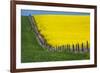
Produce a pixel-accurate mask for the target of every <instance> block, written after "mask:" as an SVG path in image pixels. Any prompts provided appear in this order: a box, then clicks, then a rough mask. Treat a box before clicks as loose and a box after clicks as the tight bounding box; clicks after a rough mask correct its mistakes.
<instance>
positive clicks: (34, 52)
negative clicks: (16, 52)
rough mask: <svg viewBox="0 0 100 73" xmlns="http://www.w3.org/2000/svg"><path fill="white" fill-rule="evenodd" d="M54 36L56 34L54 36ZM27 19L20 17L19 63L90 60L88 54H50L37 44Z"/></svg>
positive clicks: (65, 52)
mask: <svg viewBox="0 0 100 73" xmlns="http://www.w3.org/2000/svg"><path fill="white" fill-rule="evenodd" d="M52 32H53V31H52ZM55 35H56V34H55ZM36 37H37V36H35V33H34V31H33V29H32V27H31V24H30V21H29V18H28V17H27V16H21V62H23V63H26V62H28V63H29V62H47V61H68V60H86V59H90V55H89V52H86V53H72V52H67V51H62V52H51V51H47V50H46V49H47V48H42V47H41V46H40V45H39V43H38V42H37V40H36Z"/></svg>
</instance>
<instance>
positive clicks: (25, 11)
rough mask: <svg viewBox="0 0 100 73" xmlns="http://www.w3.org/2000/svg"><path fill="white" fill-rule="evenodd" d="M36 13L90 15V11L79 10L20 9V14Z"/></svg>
mask: <svg viewBox="0 0 100 73" xmlns="http://www.w3.org/2000/svg"><path fill="white" fill-rule="evenodd" d="M33 14H34V15H36V14H65V15H66V14H67V15H90V13H82V12H81V13H80V12H62V11H43V10H24V9H22V10H21V16H29V15H33Z"/></svg>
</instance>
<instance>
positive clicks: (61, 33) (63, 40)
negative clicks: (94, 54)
mask: <svg viewBox="0 0 100 73" xmlns="http://www.w3.org/2000/svg"><path fill="white" fill-rule="evenodd" d="M33 16H34V18H35V20H36V25H37V27H38V30H39V31H40V34H42V35H43V36H44V37H45V39H46V40H47V43H49V44H50V45H52V46H53V47H55V46H62V45H66V44H70V45H72V44H77V43H79V44H81V43H86V41H88V42H89V43H90V16H89V15H53V14H40V15H38V14H37V15H33Z"/></svg>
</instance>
